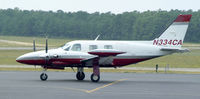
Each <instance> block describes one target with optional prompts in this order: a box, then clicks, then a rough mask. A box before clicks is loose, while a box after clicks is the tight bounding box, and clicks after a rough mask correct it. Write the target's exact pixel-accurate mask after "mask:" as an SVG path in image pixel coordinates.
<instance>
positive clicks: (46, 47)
mask: <svg viewBox="0 0 200 99" xmlns="http://www.w3.org/2000/svg"><path fill="white" fill-rule="evenodd" d="M45 52H46V53H48V38H47V37H46V46H45Z"/></svg>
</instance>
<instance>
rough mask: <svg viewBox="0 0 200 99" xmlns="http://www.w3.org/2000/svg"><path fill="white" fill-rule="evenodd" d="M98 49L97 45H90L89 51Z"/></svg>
mask: <svg viewBox="0 0 200 99" xmlns="http://www.w3.org/2000/svg"><path fill="white" fill-rule="evenodd" d="M94 49H97V45H89V50H94Z"/></svg>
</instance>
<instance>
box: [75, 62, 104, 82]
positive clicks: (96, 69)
mask: <svg viewBox="0 0 200 99" xmlns="http://www.w3.org/2000/svg"><path fill="white" fill-rule="evenodd" d="M76 78H77V80H84V78H85V73H84V71H83V67H78V68H77V73H76ZM90 79H91V81H92V82H98V81H99V80H100V72H99V66H98V65H96V66H93V73H92V75H91V76H90Z"/></svg>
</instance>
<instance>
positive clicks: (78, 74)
mask: <svg viewBox="0 0 200 99" xmlns="http://www.w3.org/2000/svg"><path fill="white" fill-rule="evenodd" d="M76 78H77V80H83V79H84V78H85V73H84V72H77V74H76Z"/></svg>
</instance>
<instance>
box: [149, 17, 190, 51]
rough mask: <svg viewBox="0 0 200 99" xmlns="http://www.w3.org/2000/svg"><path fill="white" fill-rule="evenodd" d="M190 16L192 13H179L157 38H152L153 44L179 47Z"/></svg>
mask: <svg viewBox="0 0 200 99" xmlns="http://www.w3.org/2000/svg"><path fill="white" fill-rule="evenodd" d="M191 17H192V15H179V16H178V17H177V18H176V19H175V20H174V21H173V23H172V24H171V25H170V26H169V27H168V28H167V29H166V30H165V31H164V32H163V33H162V35H161V36H160V37H159V38H156V39H154V41H153V45H158V46H166V47H181V46H182V44H183V40H184V38H185V34H186V32H187V29H188V24H189V22H190V19H191Z"/></svg>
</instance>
